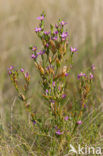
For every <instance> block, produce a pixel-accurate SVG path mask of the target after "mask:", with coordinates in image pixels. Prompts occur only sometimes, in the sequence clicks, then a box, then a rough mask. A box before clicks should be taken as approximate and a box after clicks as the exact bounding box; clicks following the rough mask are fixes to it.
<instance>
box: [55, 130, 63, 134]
mask: <svg viewBox="0 0 103 156" xmlns="http://www.w3.org/2000/svg"><path fill="white" fill-rule="evenodd" d="M63 133H64V132H61V131H60V130H58V131H56V134H57V135H62V134H63Z"/></svg>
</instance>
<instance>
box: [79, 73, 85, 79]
mask: <svg viewBox="0 0 103 156" xmlns="http://www.w3.org/2000/svg"><path fill="white" fill-rule="evenodd" d="M80 77H86V74H85V73H82V72H81V73H80V74H78V79H80Z"/></svg>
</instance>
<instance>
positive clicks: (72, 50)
mask: <svg viewBox="0 0 103 156" xmlns="http://www.w3.org/2000/svg"><path fill="white" fill-rule="evenodd" d="M70 50H71V52H72V53H74V52H76V51H78V50H77V49H76V48H72V47H71V48H70Z"/></svg>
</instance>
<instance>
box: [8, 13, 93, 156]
mask: <svg viewBox="0 0 103 156" xmlns="http://www.w3.org/2000/svg"><path fill="white" fill-rule="evenodd" d="M37 19H38V20H39V21H40V24H39V26H38V27H36V28H35V30H34V31H35V32H36V34H37V36H38V38H39V39H40V40H41V42H42V49H41V50H38V48H37V47H36V46H35V45H34V46H30V49H31V51H32V55H31V59H32V61H33V63H34V65H35V69H36V70H37V71H38V72H39V74H40V77H41V87H42V96H43V98H44V103H45V104H46V106H47V107H48V110H49V113H48V114H49V117H48V118H49V121H48V124H46V123H45V122H43V124H42V123H41V122H42V120H40V119H38V116H37V115H35V113H34V112H35V111H34V110H32V103H31V104H28V100H29V98H28V90H29V84H30V80H31V77H30V74H29V73H28V72H25V70H24V69H23V68H21V69H16V68H15V67H14V66H10V68H9V70H8V73H9V76H10V79H11V81H12V82H13V84H14V86H15V88H16V90H17V92H18V95H19V98H20V99H21V100H22V101H23V103H24V105H25V108H26V110H28V111H29V112H30V115H31V122H32V124H33V126H35V129H34V133H35V135H41V136H45V137H46V136H47V137H50V139H51V140H50V142H49V144H50V145H51V146H50V148H49V154H51V155H53V154H56V152H59V153H60V152H62V151H63V147H65V145H69V144H70V140H71V139H72V137H73V135H74V134H75V133H76V130H77V129H78V127H79V126H80V125H82V124H83V121H82V119H83V114H84V112H85V110H86V108H87V103H88V98H89V95H90V90H91V85H92V81H93V79H94V70H95V66H94V65H93V66H92V68H91V69H89V70H88V71H87V73H86V74H85V73H82V72H81V73H80V74H78V76H77V79H78V93H79V94H80V100H79V104H77V103H76V102H75V100H74V101H72V110H70V111H69V110H67V109H66V106H67V105H69V104H68V99H69V95H68V92H67V91H66V87H67V85H68V83H67V79H68V78H69V79H71V70H72V66H73V56H74V55H75V54H77V53H78V52H79V51H78V50H77V49H76V48H73V47H71V46H70V43H69V34H68V31H67V30H65V25H66V24H67V23H66V22H64V21H62V20H61V19H59V20H58V22H57V24H55V26H53V25H50V30H49V31H46V30H45V23H44V21H45V13H44V12H43V13H42V14H41V16H40V17H38V18H37ZM21 74H22V76H23V79H24V81H22V83H21V79H20V75H21ZM68 88H69V86H68ZM70 89H72V88H70ZM77 106H78V107H77ZM44 116H45V114H44Z"/></svg>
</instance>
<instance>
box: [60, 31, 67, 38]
mask: <svg viewBox="0 0 103 156" xmlns="http://www.w3.org/2000/svg"><path fill="white" fill-rule="evenodd" d="M67 36H68V32H63V33H62V34H61V37H62V40H65V39H66V38H67Z"/></svg>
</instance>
